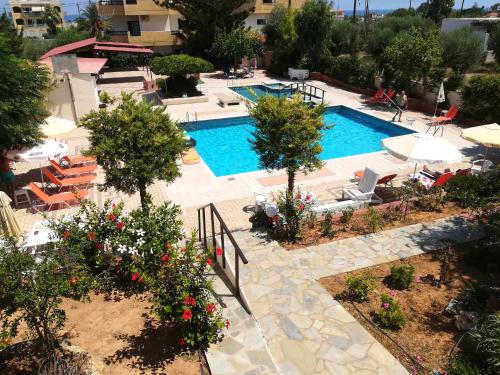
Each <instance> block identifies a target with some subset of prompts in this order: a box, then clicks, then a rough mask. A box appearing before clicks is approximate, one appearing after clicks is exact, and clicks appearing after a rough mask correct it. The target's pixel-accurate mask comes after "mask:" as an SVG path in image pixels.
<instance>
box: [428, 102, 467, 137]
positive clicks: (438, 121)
mask: <svg viewBox="0 0 500 375" xmlns="http://www.w3.org/2000/svg"><path fill="white" fill-rule="evenodd" d="M458 110H459V108H458V106H457V105H456V104H454V105H452V106H451V107H450V109H448V111H447V112H446V114H445V115H444V116H438V117H433V118H431V119H429V122H428V123H427V126H428V128H427V131H426V133H428V132H429V130H431V129H432V128H434V133H432V134H433V135H435V134H436V133H437V131H438V130H439V128H440V127H441V135H443V132H444V125H445V124H447V123H449V122H451V121H453V119H454V118H455V116H456V115H457V114H458Z"/></svg>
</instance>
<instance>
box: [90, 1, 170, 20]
mask: <svg viewBox="0 0 500 375" xmlns="http://www.w3.org/2000/svg"><path fill="white" fill-rule="evenodd" d="M98 8H99V14H101V15H103V16H106V17H112V16H119V15H126V16H163V15H165V16H167V15H170V14H177V12H176V11H175V10H172V9H167V8H164V7H161V6H159V5H157V4H156V3H155V2H154V1H153V0H99V2H98Z"/></svg>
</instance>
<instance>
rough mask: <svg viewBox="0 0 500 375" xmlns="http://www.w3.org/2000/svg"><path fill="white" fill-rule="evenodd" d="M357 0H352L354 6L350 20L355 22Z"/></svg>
mask: <svg viewBox="0 0 500 375" xmlns="http://www.w3.org/2000/svg"><path fill="white" fill-rule="evenodd" d="M357 1H358V0H354V6H353V8H352V22H353V23H354V22H356V6H357V5H358V4H357Z"/></svg>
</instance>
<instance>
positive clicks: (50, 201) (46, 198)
mask: <svg viewBox="0 0 500 375" xmlns="http://www.w3.org/2000/svg"><path fill="white" fill-rule="evenodd" d="M29 188H30V189H31V191H32V192H33V194H35V196H36V197H37V198H38V201H39V202H41V203H39V204H35V205H33V208H34V209H36V210H37V211H38V208H37V207H39V206H48V210H50V209H51V208H52V206H53V205H55V204H63V205H65V206H67V207H71V206H70V204H69V203H70V202H74V201H75V200H78V199H82V198H85V197H86V196H87V195H88V192H87V191H86V190H79V191H77V192H74V193H73V192H71V193H58V194H53V195H48V194H46V193H45V192H44V191H43V190H42V189H40V188H39V187H38V185H36V184H35V183H33V182H30V184H29Z"/></svg>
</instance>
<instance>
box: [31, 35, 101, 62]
mask: <svg viewBox="0 0 500 375" xmlns="http://www.w3.org/2000/svg"><path fill="white" fill-rule="evenodd" d="M95 42H96V38H89V39H84V40H80V41H78V42H74V43H69V44H65V45H63V46H59V47H56V48H52V49H51V50H50V51H48V52H46V53H45V54H43V55H42V57H40V60H44V59H46V58H49V57H51V56H55V55H60V54H62V53H67V52H71V51H74V50H77V49H80V48H83V47H87V46H91V45H93V44H95Z"/></svg>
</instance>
